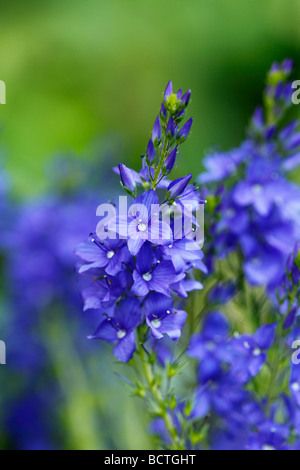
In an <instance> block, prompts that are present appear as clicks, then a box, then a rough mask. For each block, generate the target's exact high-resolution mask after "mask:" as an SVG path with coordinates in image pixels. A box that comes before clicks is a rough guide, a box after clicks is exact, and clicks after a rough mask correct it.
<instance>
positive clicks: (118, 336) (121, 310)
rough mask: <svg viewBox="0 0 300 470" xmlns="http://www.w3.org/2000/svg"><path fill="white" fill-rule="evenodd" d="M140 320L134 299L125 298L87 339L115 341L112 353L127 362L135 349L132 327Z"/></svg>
mask: <svg viewBox="0 0 300 470" xmlns="http://www.w3.org/2000/svg"><path fill="white" fill-rule="evenodd" d="M140 322H141V307H140V303H139V302H138V300H136V299H125V300H123V301H122V302H120V305H119V306H118V307H116V308H115V310H114V314H113V316H108V317H107V318H106V319H105V320H103V322H102V323H100V325H99V326H98V328H97V330H96V332H95V333H94V334H93V335H92V336H89V339H102V340H106V341H109V342H110V343H117V344H116V345H115V347H114V355H115V356H116V358H117V359H118V360H119V361H121V362H128V361H129V360H130V359H131V358H132V356H133V354H134V351H135V336H134V329H135V328H136V327H137V326H138V325H139V323H140Z"/></svg>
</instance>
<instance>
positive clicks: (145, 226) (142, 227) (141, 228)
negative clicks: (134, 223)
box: [138, 222, 147, 232]
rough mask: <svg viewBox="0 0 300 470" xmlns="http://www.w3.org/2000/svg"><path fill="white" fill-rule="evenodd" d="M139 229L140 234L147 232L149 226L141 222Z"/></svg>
mask: <svg viewBox="0 0 300 470" xmlns="http://www.w3.org/2000/svg"><path fill="white" fill-rule="evenodd" d="M138 229H139V231H140V232H145V230H147V225H146V224H144V223H143V222H141V223H139V225H138Z"/></svg>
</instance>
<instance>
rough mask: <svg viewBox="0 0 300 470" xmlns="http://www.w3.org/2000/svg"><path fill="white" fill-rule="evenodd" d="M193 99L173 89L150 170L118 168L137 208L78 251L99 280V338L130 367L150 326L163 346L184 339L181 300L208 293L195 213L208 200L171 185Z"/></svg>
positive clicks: (95, 303)
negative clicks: (196, 273)
mask: <svg viewBox="0 0 300 470" xmlns="http://www.w3.org/2000/svg"><path fill="white" fill-rule="evenodd" d="M189 100H190V91H188V92H187V93H185V94H182V91H181V90H179V91H178V92H177V93H174V92H173V87H172V83H171V82H169V83H168V85H167V88H166V90H165V93H164V99H163V103H162V105H161V109H160V113H159V115H158V116H157V118H156V120H155V123H154V126H153V130H152V135H151V138H150V140H149V142H148V145H147V150H146V154H145V155H143V156H142V169H141V170H140V171H139V172H138V173H137V172H135V171H134V170H132V169H129V168H127V167H126V166H125V165H124V164H119V167H118V168H115V172H116V173H118V174H119V176H120V179H121V184H122V186H123V188H124V190H125V191H126V193H127V194H128V195H130V197H132V198H133V203H132V205H131V206H130V208H129V210H128V212H127V213H126V214H125V215H124V214H121V213H119V214H118V215H117V217H116V218H115V219H113V220H109V221H108V222H107V226H106V227H105V228H106V229H107V233H105V232H102V233H103V235H102V236H101V234H100V235H99V224H98V229H97V231H96V233H93V235H92V237H91V239H90V240H89V241H88V242H86V243H83V244H82V245H80V246H79V247H78V249H77V252H76V253H77V255H78V256H79V257H80V258H81V263H80V266H79V272H80V273H82V274H83V273H84V274H85V276H86V277H87V279H90V280H91V283H90V284H89V285H88V286H87V287H86V289H84V290H83V298H84V309H85V310H88V309H97V310H98V311H99V312H100V313H101V314H103V320H102V321H101V323H100V325H99V327H98V328H97V330H96V332H95V334H94V335H92V336H91V338H93V339H95V338H98V339H103V340H106V341H109V342H111V343H114V344H115V348H114V354H115V356H116V357H117V358H118V359H119V360H120V361H123V362H128V361H129V360H130V359H131V358H132V356H133V354H134V351H135V349H136V335H135V333H136V331H137V328H138V327H142V325H147V326H148V328H147V333H146V336H148V333H150V332H151V335H152V337H154V338H157V339H158V338H162V337H163V336H164V335H165V334H166V335H168V336H169V337H170V338H171V339H173V340H176V339H178V338H179V337H180V335H181V330H182V327H183V325H184V323H185V320H186V316H187V314H186V312H185V311H183V310H182V309H181V308H180V304H179V303H178V301H176V298H177V299H178V298H179V299H180V298H181V299H184V298H186V297H187V295H188V292H190V291H192V290H197V289H202V284H201V283H200V282H198V281H196V280H195V279H194V277H193V269H194V268H198V269H200V270H202V271H205V270H206V268H205V266H204V264H203V262H202V258H203V254H202V251H201V249H200V247H199V243H198V242H197V241H196V240H195V238H194V237H193V233H194V232H195V231H196V230H197V228H198V226H199V223H198V221H197V218H196V217H195V213H194V212H195V209H196V208H197V206H199V205H201V204H202V205H203V201H201V200H200V197H199V194H198V191H197V189H196V187H195V186H194V185H191V184H189V183H190V180H191V177H192V175H188V176H185V177H182V178H178V179H176V180H175V181H170V180H169V179H168V175H169V173H170V172H171V171H172V169H173V168H174V166H175V162H176V156H177V153H178V147H179V145H180V144H181V143H183V142H184V141H185V140H186V139H187V137H188V135H189V133H190V129H191V125H192V118H191V119H189V120H188V121H187V122H186V123H185V124H184V125H181V122H182V120H183V118H184V115H185V112H186V107H187V105H188V103H189ZM182 214H184V218H180V219H179V217H178V215H179V216H181V215H182ZM166 220H167V221H166ZM178 221H179V222H178ZM105 235H106V236H105Z"/></svg>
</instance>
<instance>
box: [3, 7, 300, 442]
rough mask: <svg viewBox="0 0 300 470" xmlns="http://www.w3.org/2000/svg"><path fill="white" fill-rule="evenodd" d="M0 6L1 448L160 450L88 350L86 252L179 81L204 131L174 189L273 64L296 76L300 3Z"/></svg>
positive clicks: (242, 119)
mask: <svg viewBox="0 0 300 470" xmlns="http://www.w3.org/2000/svg"><path fill="white" fill-rule="evenodd" d="M2 3H3V4H1V15H0V64H1V66H0V79H1V80H4V81H5V82H6V86H7V104H6V105H5V106H1V107H0V125H1V136H0V139H1V153H2V155H1V165H2V167H3V168H2V170H1V171H2V173H3V175H2V177H1V178H0V182H1V184H2V190H3V192H4V191H5V192H6V193H9V195H8V196H7V198H8V200H9V202H7V205H6V204H4V206H5V207H4V210H3V212H1V223H0V228H2V229H3V234H4V235H3V236H2V237H1V239H2V242H1V244H2V248H1V253H2V255H1V259H2V267H1V269H2V277H1V278H2V279H3V282H1V288H0V289H1V308H0V339H3V340H5V341H6V344H7V354H8V359H7V361H8V363H7V365H6V366H0V406H1V411H0V420H1V421H0V446H1V448H45V447H49V448H68V449H80V448H99V449H117V448H118V449H139V448H151V447H152V446H153V445H154V444H153V441H152V440H151V438H150V437H149V433H148V430H147V423H146V419H145V416H144V412H143V406H142V404H141V403H139V401H138V399H136V400H133V399H132V398H131V397H130V396H129V392H128V391H127V389H126V387H125V386H124V385H123V384H122V383H121V381H120V378H119V377H118V376H116V375H114V373H113V372H112V369H115V365H114V362H113V359H112V358H111V355H110V354H109V348H106V347H105V346H102V345H101V346H100V345H99V344H96V345H93V346H90V345H89V343H88V342H87V341H86V340H85V338H86V335H87V334H88V333H89V332H90V330H89V329H90V328H92V327H93V325H94V323H93V322H94V319H93V318H88V319H87V318H85V317H83V316H82V315H81V313H80V299H79V294H78V292H79V286H78V284H77V283H76V282H77V281H75V275H74V271H73V268H72V265H73V264H74V263H75V261H74V259H73V258H72V256H73V248H74V245H75V242H76V243H77V242H79V241H80V240H81V239H83V238H84V237H85V236H86V235H88V233H89V231H91V230H92V229H93V227H90V225H89V224H92V223H93V222H92V221H93V215H94V212H93V208H94V207H95V205H96V201H97V202H101V201H102V200H106V199H107V198H108V197H111V196H112V194H113V193H114V192H115V193H117V191H118V184H117V181H116V178H115V177H114V176H113V174H111V176H109V175H110V170H109V168H110V166H113V164H115V163H118V162H119V161H122V162H125V163H126V164H128V166H132V167H134V168H136V169H138V167H139V164H140V155H141V153H143V152H144V151H145V146H146V142H147V140H148V138H149V132H150V129H151V128H152V125H153V122H154V119H155V116H156V114H157V112H158V109H159V103H160V99H161V95H162V91H163V89H164V87H165V85H166V83H167V82H168V80H170V79H172V80H173V83H174V85H175V87H176V88H179V87H183V88H184V89H188V88H191V89H192V102H191V105H190V112H191V114H192V115H193V116H194V117H195V121H194V125H193V132H192V136H191V138H190V139H188V141H187V142H186V143H185V146H184V152H183V156H182V158H181V160H180V162H179V165H178V169H177V170H176V171H177V173H178V175H182V174H183V173H187V172H193V174H194V175H195V176H196V175H197V174H198V173H199V172H200V170H201V168H202V166H201V161H202V158H203V156H204V155H205V154H206V153H207V152H208V151H210V150H211V149H212V148H215V147H216V146H218V147H220V148H222V149H223V150H226V149H229V148H231V147H233V146H235V145H238V144H239V142H240V141H241V140H242V139H243V136H244V131H245V127H246V125H247V122H248V119H249V117H250V115H251V113H252V111H253V109H254V108H255V106H256V105H257V104H258V103H260V101H261V95H262V90H263V86H264V79H265V74H266V72H267V70H268V69H269V67H270V65H271V63H272V62H274V61H281V60H282V59H284V58H286V57H289V58H292V59H294V60H295V63H296V72H295V73H296V75H295V79H297V78H298V79H299V78H300V68H299V64H300V61H299V52H300V50H299V46H300V29H299V20H300V2H299V0H289V1H286V0H264V1H263V2H262V1H261V0H251V1H246V0H243V1H240V2H237V1H236V0H210V1H207V0H186V1H185V2H182V1H179V0H173V1H169V0H152V1H151V2H145V1H140V0H111V1H107V0H85V1H82V0H72V1H71V0H52V1H51V2H46V1H44V0H39V1H37V0H28V1H27V2H23V1H14V2H2ZM295 113H298V114H299V110H298V109H295ZM59 156H60V158H59ZM71 156H72V157H71ZM1 194H2V192H1ZM79 201H80V203H79ZM79 206H80V208H79ZM78 208H79V209H78ZM78 210H79V212H78ZM80 211H81V212H80ZM58 214H59V216H58ZM87 214H89V215H87ZM90 221H91V222H90ZM89 227H90V228H89ZM75 235H76V236H75ZM37 247H38V249H37ZM60 275H61V276H62V278H63V279H64V281H62V283H58V282H57V280H58V279H59V277H60ZM66 279H68V282H67V281H65V280H66ZM63 282H65V283H66V284H67V285H66V286H65V287H64V289H65V290H63V291H61V292H59V295H58V291H59V290H60V289H59V288H58V284H60V285H62V284H63ZM45 286H46V287H45ZM69 296H70V299H71V300H70V302H66V301H65V302H64V300H65V299H66V298H67V297H68V298H69ZM45 298H47V301H45ZM62 299H64V300H63V301H62ZM75 299H76V300H75ZM33 343H34V348H33ZM23 349H25V350H27V352H28V357H27V356H26V358H25V354H24V355H22V350H23ZM29 353H30V354H29ZM29 356H30V357H29ZM37 357H38V358H39V359H40V360H39V361H37V359H36V358H37Z"/></svg>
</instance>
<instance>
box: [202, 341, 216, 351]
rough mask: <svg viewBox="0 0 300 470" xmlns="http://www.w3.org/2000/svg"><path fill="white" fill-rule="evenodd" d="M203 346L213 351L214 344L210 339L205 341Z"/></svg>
mask: <svg viewBox="0 0 300 470" xmlns="http://www.w3.org/2000/svg"><path fill="white" fill-rule="evenodd" d="M205 346H206V349H207V350H208V351H214V350H215V349H216V345H215V344H214V343H213V342H212V341H207V342H206V343H205Z"/></svg>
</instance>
